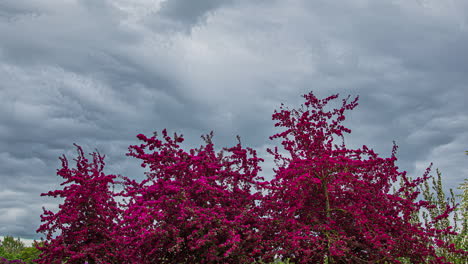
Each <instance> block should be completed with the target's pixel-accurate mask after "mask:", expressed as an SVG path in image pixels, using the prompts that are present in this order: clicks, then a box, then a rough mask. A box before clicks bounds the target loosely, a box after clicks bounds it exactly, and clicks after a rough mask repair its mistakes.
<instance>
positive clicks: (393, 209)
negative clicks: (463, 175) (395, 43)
mask: <svg viewBox="0 0 468 264" xmlns="http://www.w3.org/2000/svg"><path fill="white" fill-rule="evenodd" d="M304 98H305V100H306V102H305V104H304V105H303V106H302V107H301V108H299V109H292V110H289V109H287V108H285V107H284V106H281V109H280V111H275V113H274V114H273V119H274V120H276V121H277V123H276V124H275V126H276V127H281V128H283V129H284V130H283V131H282V132H279V133H277V134H275V135H273V136H272V137H271V139H281V145H282V146H283V148H284V150H285V151H286V152H287V153H288V155H287V156H283V155H282V154H280V152H279V150H278V148H277V147H276V148H275V149H274V150H271V149H269V150H268V151H269V153H271V154H272V155H273V156H274V158H275V161H276V164H277V167H276V168H275V169H274V173H275V175H274V178H273V179H272V180H271V181H270V182H265V181H263V179H262V178H261V177H259V176H258V172H259V171H260V170H261V168H260V166H259V163H260V162H262V161H263V160H262V159H260V158H258V157H257V155H256V152H255V150H253V149H251V148H244V147H242V145H241V143H240V140H239V144H237V145H235V146H233V147H231V148H224V149H223V151H222V152H215V151H214V145H213V143H212V137H213V134H212V133H211V134H210V135H207V136H206V137H203V138H204V140H205V144H204V145H202V146H200V148H198V149H190V150H189V151H185V150H183V149H182V148H181V147H180V145H179V143H181V142H183V140H184V138H183V137H182V136H178V135H176V134H175V135H174V136H173V137H170V136H168V133H167V131H166V130H163V131H162V137H160V138H158V136H157V135H156V133H155V135H154V136H152V137H147V136H145V135H143V134H139V135H137V138H138V139H139V140H140V141H142V144H140V145H133V146H130V147H129V153H128V154H127V155H128V156H132V157H135V158H137V159H140V160H141V162H142V163H141V166H142V167H144V168H147V170H148V172H147V173H146V176H147V177H146V178H145V179H144V180H143V181H141V182H137V181H135V180H132V179H130V178H127V177H123V178H124V181H123V182H121V184H122V186H123V191H121V192H120V193H114V192H113V191H110V187H111V186H113V184H116V183H117V182H114V179H115V178H116V176H113V175H105V174H104V173H103V172H102V171H103V168H104V161H103V157H101V156H100V155H99V154H96V153H93V154H92V155H93V162H92V163H90V162H88V160H87V159H85V158H84V156H83V152H82V150H81V148H80V147H78V146H77V147H78V151H79V157H78V159H77V168H76V169H70V168H69V167H68V162H67V160H66V158H65V157H63V158H61V160H62V169H60V170H59V171H58V175H59V176H61V177H63V178H64V179H65V182H64V183H63V184H62V185H67V184H69V185H68V186H66V187H65V188H64V189H63V190H57V191H52V192H49V193H47V194H43V195H48V196H53V197H61V198H65V201H64V203H63V204H61V205H60V208H59V211H58V212H57V213H53V212H51V211H48V210H45V209H44V214H43V215H42V216H41V217H42V221H43V222H45V223H44V224H43V225H41V227H40V228H39V229H38V232H42V233H45V234H46V243H45V245H44V247H41V249H42V250H43V254H42V255H41V259H40V263H61V262H60V261H61V260H65V259H66V260H68V262H67V263H83V262H84V261H88V262H89V263H141V264H145V263H252V262H253V261H256V260H264V261H272V260H273V259H274V258H276V257H282V258H290V259H291V260H292V261H294V262H295V263H323V261H324V260H325V259H328V261H329V263H400V262H399V259H400V258H407V259H409V260H410V261H411V263H446V262H444V261H445V260H444V259H443V258H441V257H438V256H437V255H436V250H435V247H436V246H437V247H444V248H447V249H448V250H449V251H451V252H458V253H459V254H461V255H463V254H464V255H466V254H467V252H464V251H461V250H457V249H455V248H454V246H453V244H452V245H449V244H444V242H443V241H442V240H441V239H440V237H441V236H442V235H444V234H453V231H452V230H451V229H450V228H447V229H444V230H441V229H437V228H436V227H435V226H436V224H437V222H438V221H442V220H444V219H447V217H448V215H449V214H450V212H452V211H453V210H454V208H452V207H447V208H446V210H445V212H442V213H441V215H439V216H437V217H435V218H434V220H433V222H431V223H428V225H427V226H422V225H421V224H420V223H414V222H413V221H411V218H412V217H413V216H414V215H415V214H417V213H418V212H420V210H421V209H423V208H430V207H432V206H434V205H431V204H430V203H428V202H427V201H421V200H418V195H419V192H418V191H417V189H418V188H417V187H418V186H420V185H421V184H423V183H424V182H425V181H426V180H427V179H428V178H429V177H430V176H429V173H430V168H428V169H427V171H426V173H425V174H424V175H423V176H421V177H419V178H416V179H414V180H411V179H410V178H409V177H407V176H406V172H401V171H399V170H398V167H397V166H396V165H395V162H396V161H397V158H396V150H397V147H396V146H395V147H394V148H393V152H392V155H391V157H389V158H382V157H379V155H378V154H376V153H375V152H374V151H373V150H372V149H370V148H368V147H367V146H365V145H364V146H362V147H361V148H359V149H348V148H346V146H345V144H344V134H345V133H350V132H351V130H349V129H348V128H346V127H344V126H343V125H342V124H341V123H342V122H343V121H344V120H345V115H344V113H345V112H346V111H347V110H352V109H354V108H355V107H356V106H357V98H356V99H354V100H352V101H349V97H348V98H347V99H344V100H342V104H341V107H340V108H337V109H332V110H330V111H327V110H326V107H328V104H329V102H330V101H333V100H334V99H337V98H338V95H333V96H330V97H328V98H325V99H318V98H317V97H315V96H314V94H313V93H309V94H306V95H304ZM340 140H342V141H341V144H339V143H340ZM400 179H401V180H403V187H401V188H400V189H399V190H398V191H397V192H396V193H394V192H393V191H391V187H392V186H393V184H394V183H395V182H396V181H397V180H400ZM117 196H123V197H124V198H125V199H124V201H123V202H122V203H120V204H117V203H116V202H115V200H114V199H115V198H116V197H117Z"/></svg>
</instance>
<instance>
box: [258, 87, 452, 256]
mask: <svg viewBox="0 0 468 264" xmlns="http://www.w3.org/2000/svg"><path fill="white" fill-rule="evenodd" d="M337 97H338V95H333V96H330V97H328V98H325V99H318V98H317V97H315V96H314V94H313V93H309V94H306V95H304V98H305V99H306V102H305V106H304V105H302V107H301V108H300V109H293V110H289V109H287V108H285V107H284V106H283V105H282V106H281V109H280V111H275V113H274V114H273V120H277V123H276V124H275V126H277V127H283V128H284V131H282V132H280V133H277V134H275V135H274V136H272V137H271V139H276V138H279V139H282V145H283V147H284V149H285V150H286V151H287V152H288V153H289V155H288V156H287V157H285V156H283V155H282V154H280V153H279V151H278V148H275V149H274V150H271V149H269V150H268V151H269V152H270V153H271V154H272V155H274V157H275V160H276V164H277V168H276V169H275V170H274V171H275V173H276V176H275V178H274V179H273V180H272V181H271V186H270V194H269V195H268V196H267V197H266V198H265V200H264V204H263V209H264V211H265V212H266V213H267V214H268V215H269V217H267V220H265V221H267V222H269V224H268V225H265V226H264V227H265V228H266V229H265V233H268V231H270V234H269V236H265V238H266V239H265V241H264V243H266V245H267V246H268V247H269V248H270V251H269V252H268V253H267V254H266V256H267V257H268V259H270V260H272V259H273V256H275V255H280V256H282V257H284V258H290V259H291V260H292V261H294V262H295V263H323V262H325V263H400V262H399V260H398V259H401V258H406V259H409V260H410V261H411V263H446V262H444V259H443V258H440V257H438V256H437V255H436V247H445V248H447V249H449V250H451V251H455V249H454V248H453V245H448V244H444V243H443V241H441V240H438V239H437V237H438V236H439V235H440V234H441V233H446V234H447V233H451V232H452V231H451V229H450V227H448V228H446V229H437V228H435V227H434V226H435V223H436V222H437V221H440V220H441V219H445V218H447V217H448V214H449V213H450V212H451V211H452V210H453V207H450V206H448V207H447V208H446V210H445V211H444V212H443V213H442V214H441V215H438V216H437V217H435V219H434V222H433V223H429V225H428V226H422V225H421V224H420V223H415V222H414V221H411V218H412V216H414V215H415V214H417V213H418V212H419V211H420V210H421V209H422V208H427V207H431V206H432V205H430V204H429V203H428V202H426V201H423V200H420V201H417V197H418V194H419V192H418V191H417V188H415V187H417V186H419V185H420V184H421V183H423V182H424V181H425V180H427V178H428V173H429V169H428V170H427V171H426V173H425V174H424V175H423V176H422V177H419V178H416V179H415V180H409V179H408V178H407V177H406V174H405V172H400V171H399V170H398V167H397V166H396V165H395V162H396V160H397V158H396V156H395V153H396V149H397V148H396V146H395V147H394V148H393V152H392V156H391V157H390V158H381V157H379V156H378V155H377V154H376V153H375V152H374V151H373V150H372V149H370V148H368V147H366V146H363V147H362V148H360V149H348V148H346V146H345V144H344V137H343V136H344V133H350V132H351V131H350V130H349V129H348V128H345V127H344V126H343V125H342V124H341V123H342V121H344V120H345V115H344V113H345V111H347V110H352V109H353V108H355V107H356V106H357V100H358V98H355V99H354V100H352V101H350V100H349V97H348V98H347V99H344V100H342V104H341V107H339V108H335V109H331V110H327V109H326V107H327V104H328V103H329V102H330V101H332V100H334V99H336V98H337ZM340 139H341V143H340V144H337V143H339V142H340ZM397 179H403V182H404V184H403V186H402V187H401V188H400V189H399V190H398V191H397V192H396V193H393V192H391V191H390V190H391V187H392V184H393V183H394V182H395V181H397ZM459 253H460V252H459Z"/></svg>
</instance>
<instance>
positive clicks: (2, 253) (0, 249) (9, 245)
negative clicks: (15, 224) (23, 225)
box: [0, 236, 40, 264]
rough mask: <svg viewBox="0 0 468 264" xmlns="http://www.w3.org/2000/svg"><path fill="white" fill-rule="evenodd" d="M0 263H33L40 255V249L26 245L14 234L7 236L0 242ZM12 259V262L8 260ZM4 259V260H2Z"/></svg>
mask: <svg viewBox="0 0 468 264" xmlns="http://www.w3.org/2000/svg"><path fill="white" fill-rule="evenodd" d="M0 244H1V245H0V264H1V263H25V264H33V263H36V262H34V260H35V259H37V258H38V257H39V253H40V251H39V250H38V249H37V248H35V247H34V246H33V247H25V246H24V243H23V242H22V241H21V240H20V239H19V238H17V239H16V240H15V239H14V238H13V237H12V236H6V237H5V238H4V240H3V241H2V242H1V243H0ZM7 260H8V261H10V262H7ZM2 261H3V262H2Z"/></svg>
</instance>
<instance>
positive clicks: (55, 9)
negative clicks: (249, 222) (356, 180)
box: [0, 0, 468, 238]
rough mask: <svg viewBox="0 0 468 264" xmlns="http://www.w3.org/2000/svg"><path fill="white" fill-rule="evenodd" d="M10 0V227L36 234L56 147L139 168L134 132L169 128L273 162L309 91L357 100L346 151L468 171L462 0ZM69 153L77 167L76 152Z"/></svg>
mask: <svg viewBox="0 0 468 264" xmlns="http://www.w3.org/2000/svg"><path fill="white" fill-rule="evenodd" d="M424 3H425V5H424V6H421V5H417V4H415V3H413V2H408V1H378V2H376V1H364V0H360V1H357V0H356V1H346V2H341V1H340V2H339V3H338V2H330V1H241V0H237V1H231V0H227V1H211V0H206V1H178V0H166V1H153V0H114V1H105V0H98V1H91V0H86V1H83V0H79V1H72V0H68V1H63V0H40V1H34V2H31V1H12V0H11V1H10V0H8V1H0V36H1V38H0V149H1V151H0V179H1V180H2V185H0V198H1V199H0V204H1V207H0V209H1V212H0V226H1V229H0V235H9V234H11V235H14V236H21V237H23V238H38V237H39V235H37V234H35V230H36V228H37V227H38V225H39V215H40V213H41V207H42V206H43V205H44V206H46V207H47V208H52V209H53V208H56V206H57V203H58V201H57V200H54V199H46V198H41V197H39V194H40V193H41V192H46V191H49V190H51V189H56V188H59V183H60V178H59V177H58V176H56V175H55V173H56V169H57V168H59V167H60V162H59V160H58V157H59V156H61V155H62V154H66V156H67V157H68V159H69V160H70V161H71V160H72V159H73V158H75V157H76V155H77V154H76V150H75V148H74V147H73V145H72V144H73V143H77V144H79V145H81V146H83V148H84V151H85V153H89V152H92V151H94V150H95V149H97V150H99V152H100V153H102V154H105V155H106V163H107V165H106V172H107V173H113V174H122V175H125V176H129V177H132V178H135V179H141V178H142V177H144V174H143V172H144V170H143V169H142V168H140V167H139V163H138V161H137V160H134V159H132V158H129V157H126V156H125V153H126V152H127V147H128V146H129V145H131V144H136V143H137V141H136V139H135V135H136V134H138V133H144V134H149V135H150V134H151V133H152V132H153V131H158V132H159V131H161V130H162V129H163V128H168V130H169V131H170V132H171V133H172V132H174V131H177V132H179V133H182V134H184V136H185V137H186V138H187V140H186V142H184V146H186V147H187V148H189V147H196V146H199V145H200V144H202V140H201V139H200V135H201V134H206V133H209V132H210V131H211V130H214V132H215V137H214V143H215V147H216V148H218V149H220V148H222V147H225V146H232V145H234V144H236V139H235V136H236V135H240V136H241V139H242V142H243V144H245V145H246V146H250V147H254V148H256V149H257V150H258V152H259V154H260V155H261V157H263V158H265V159H266V162H265V164H264V170H263V172H262V173H263V175H264V176H266V177H267V178H271V177H272V173H271V168H272V167H273V162H272V160H271V158H270V157H269V155H267V154H266V151H265V149H266V147H272V146H274V145H276V144H279V142H277V141H273V142H271V141H269V140H268V136H271V135H273V134H274V133H275V132H277V131H278V130H277V129H276V128H274V127H273V124H274V122H273V121H272V120H271V114H272V113H273V110H274V109H277V108H278V107H279V105H280V103H285V104H286V105H288V106H290V107H298V106H299V105H300V104H301V103H303V100H302V98H301V97H300V95H302V94H304V93H307V92H309V91H311V90H313V91H314V92H315V93H316V94H317V95H318V96H319V97H324V96H328V95H330V94H332V93H340V94H341V96H342V97H343V96H347V95H348V94H350V95H351V96H356V95H359V96H360V101H359V106H358V107H357V108H356V109H355V110H354V111H352V112H350V113H349V115H348V118H347V120H346V123H345V125H347V126H348V127H350V128H351V129H352V130H353V132H352V134H351V135H350V136H348V137H346V139H345V140H346V143H347V144H349V146H350V147H354V148H357V147H360V146H362V145H363V144H365V145H367V146H369V147H373V148H375V150H376V151H377V152H378V153H381V154H382V155H383V156H389V155H390V152H391V148H392V142H393V141H396V143H397V144H398V145H399V146H400V148H399V152H398V157H399V159H400V161H399V165H400V167H401V169H402V170H407V171H408V172H409V174H410V175H412V176H419V175H421V174H422V172H423V171H424V169H425V167H427V166H428V165H429V164H430V162H434V168H440V169H441V171H442V174H443V176H444V183H445V185H446V187H447V188H448V187H451V188H455V187H457V185H458V184H459V183H461V182H462V181H463V179H464V178H466V174H467V173H468V171H467V168H466V166H464V165H463V164H466V158H467V157H466V156H465V155H464V152H463V151H464V150H467V149H468V147H467V143H466V142H468V122H467V121H468V113H467V109H466V101H467V98H468V87H467V85H466V83H468V79H467V77H466V74H465V73H466V72H467V70H468V60H467V59H468V58H467V57H466V56H467V55H466V54H468V50H467V47H468V45H465V44H466V42H467V41H468V34H467V29H468V27H467V21H468V20H467V15H468V13H467V12H466V10H468V6H466V4H465V3H463V2H462V1H461V2H453V5H452V6H450V5H449V4H446V3H445V4H444V3H441V2H440V1H435V0H434V1H425V2H424ZM72 164H73V163H72Z"/></svg>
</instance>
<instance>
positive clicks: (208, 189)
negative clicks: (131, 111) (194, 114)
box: [119, 130, 262, 264]
mask: <svg viewBox="0 0 468 264" xmlns="http://www.w3.org/2000/svg"><path fill="white" fill-rule="evenodd" d="M212 136H213V134H212V133H211V135H208V136H206V137H204V139H205V141H206V144H205V145H204V146H201V147H200V148H199V149H191V150H190V151H189V152H186V151H184V150H182V149H181V147H180V145H179V143H181V142H183V140H184V139H183V137H182V136H178V135H177V134H175V135H174V137H173V138H171V137H170V136H168V135H167V132H166V130H163V132H162V139H161V140H160V139H158V138H157V135H156V133H155V135H154V136H152V137H146V136H145V135H142V134H139V135H138V136H137V137H138V139H140V140H141V141H143V144H141V145H139V146H138V145H135V146H130V147H129V150H130V152H129V153H128V154H127V155H129V156H133V157H136V158H138V159H140V160H142V164H141V166H142V167H147V168H148V169H149V172H148V173H147V179H145V180H143V181H142V182H139V183H138V182H136V181H132V180H128V182H127V187H126V195H127V196H128V197H129V202H128V205H127V209H126V210H125V212H124V216H123V219H122V222H121V237H120V239H119V240H120V241H122V243H123V244H122V245H123V249H122V254H124V255H125V256H126V258H127V260H126V262H125V263H142V264H144V263H251V262H252V261H254V260H257V259H259V258H260V257H261V255H262V254H261V253H262V248H261V247H259V245H260V243H259V241H260V240H261V238H262V236H261V234H260V233H259V229H260V228H259V221H258V220H259V217H258V208H257V204H256V202H258V201H259V200H260V198H261V195H260V192H258V190H259V189H260V188H261V181H260V180H262V178H261V177H259V176H257V173H258V172H259V171H260V167H259V166H258V163H259V162H260V161H262V159H260V158H257V156H256V152H255V151H254V150H252V149H249V148H247V149H244V148H243V147H242V146H241V144H240V140H239V144H237V145H236V146H234V147H232V148H225V149H224V151H225V152H226V153H228V155H224V154H223V152H219V153H216V152H215V151H214V148H213V143H212V140H211V139H212Z"/></svg>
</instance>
